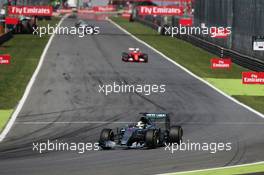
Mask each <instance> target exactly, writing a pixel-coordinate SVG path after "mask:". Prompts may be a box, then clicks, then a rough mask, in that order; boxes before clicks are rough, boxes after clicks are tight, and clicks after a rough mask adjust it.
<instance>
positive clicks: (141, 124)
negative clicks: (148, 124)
mask: <svg viewBox="0 0 264 175" xmlns="http://www.w3.org/2000/svg"><path fill="white" fill-rule="evenodd" d="M137 127H138V128H140V129H143V128H144V123H143V122H142V121H139V122H137Z"/></svg>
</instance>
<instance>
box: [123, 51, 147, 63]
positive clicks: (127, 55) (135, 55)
mask: <svg viewBox="0 0 264 175" xmlns="http://www.w3.org/2000/svg"><path fill="white" fill-rule="evenodd" d="M128 50H129V52H123V53H122V60H123V61H125V62H142V63H147V62H148V55H147V54H145V53H142V52H140V50H139V49H138V48H129V49H128Z"/></svg>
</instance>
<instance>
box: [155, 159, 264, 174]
mask: <svg viewBox="0 0 264 175" xmlns="http://www.w3.org/2000/svg"><path fill="white" fill-rule="evenodd" d="M259 164H264V161H263V162H255V163H249V164H243V165H233V166H226V167H219V168H208V169H202V170H193V171H182V172H176V173H164V174H158V175H178V174H188V173H198V172H203V171H214V170H224V169H231V168H239V167H245V166H250V165H259Z"/></svg>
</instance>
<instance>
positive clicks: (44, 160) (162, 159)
mask: <svg viewBox="0 0 264 175" xmlns="http://www.w3.org/2000/svg"><path fill="white" fill-rule="evenodd" d="M74 23H75V20H74V19H66V20H65V21H64V23H63V24H62V25H63V26H73V25H74ZM90 23H92V24H94V25H95V26H97V25H98V26H100V28H101V34H100V35H93V36H86V37H84V38H79V37H78V36H73V35H56V36H55V38H54V40H53V42H52V44H51V47H50V49H49V51H48V53H47V55H46V58H45V61H44V64H43V66H42V68H41V71H40V72H39V74H38V77H37V79H36V81H35V84H34V86H33V88H32V90H31V93H30V95H29V96H28V98H27V101H26V103H25V104H24V106H23V109H22V111H21V113H20V114H19V116H18V118H17V120H16V123H15V125H14V126H13V128H12V129H11V131H10V132H9V134H8V136H7V138H6V139H5V140H4V141H3V142H2V143H1V144H0V174H1V175H16V174H19V175H36V174H38V175H55V174H64V175H66V174H69V175H83V174H89V175H90V174H107V175H111V174H131V175H132V174H156V173H165V172H174V171H183V170H193V169H201V168H210V167H219V166H227V165H236V164H242V163H251V162H256V161H261V160H263V159H264V149H263V148H264V139H263V136H264V128H263V122H264V119H262V118H261V117H260V116H257V115H256V114H254V113H252V112H250V111H248V110H247V109H245V108H243V107H241V106H240V105H238V104H236V103H234V102H233V101H231V100H229V99H228V98H226V97H224V96H223V95H221V94H219V93H218V92H216V91H215V90H213V89H212V88H210V87H208V86H207V85H205V84H204V83H202V82H200V81H199V80H197V79H195V78H194V77H192V76H190V75H189V74H187V73H186V72H184V71H183V70H181V69H180V68H178V67H176V66H175V65H174V64H172V63H170V62H169V61H167V60H166V59H164V58H162V57H161V56H160V55H158V54H157V53H155V52H153V51H152V50H151V49H149V48H147V47H146V46H144V45H142V44H140V43H139V42H137V41H136V40H134V39H133V38H131V37H130V36H128V35H126V34H125V33H124V32H122V31H121V30H119V29H118V28H117V27H115V26H114V25H113V24H111V23H110V22H108V21H90ZM129 47H139V48H140V49H141V50H142V51H143V52H145V53H148V54H149V63H148V64H133V63H132V64H130V63H124V62H122V61H121V52H122V51H126V50H127V48H129ZM113 82H119V83H120V82H126V83H128V84H157V85H160V84H165V85H166V92H165V93H163V94H152V95H149V96H145V95H142V94H132V93H126V94H109V95H108V96H106V95H104V94H102V93H99V92H98V90H99V87H98V86H99V85H102V84H112V83H113ZM139 112H170V113H172V114H173V115H172V116H173V117H172V120H173V123H175V124H180V125H182V127H183V129H184V141H188V140H189V141H190V142H199V143H203V142H207V143H212V142H224V143H227V142H231V143H232V150H231V151H222V152H217V153H215V154H212V153H209V152H208V151H177V152H175V153H174V154H171V153H170V152H169V151H165V150H164V148H159V149H154V150H153V149H150V150H135V149H130V150H110V151H89V152H88V151H87V152H85V153H84V154H78V153H76V152H67V151H64V152H47V153H42V154H39V153H37V152H33V151H32V143H33V142H38V141H41V140H42V141H46V140H47V139H50V140H60V141H65V142H97V141H98V138H99V134H100V131H101V129H102V128H105V127H110V128H111V127H115V126H122V124H118V122H134V121H135V120H136V116H137V114H138V113H139ZM90 121H100V123H96V122H95V123H94V122H92V123H89V122H90ZM114 122H117V123H114Z"/></svg>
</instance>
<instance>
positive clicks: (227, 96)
mask: <svg viewBox="0 0 264 175" xmlns="http://www.w3.org/2000/svg"><path fill="white" fill-rule="evenodd" d="M108 21H109V22H111V23H112V24H114V25H115V26H116V27H117V28H119V29H120V30H122V31H123V32H125V33H126V34H128V35H130V36H131V37H132V38H134V39H135V40H136V41H138V42H140V43H141V44H144V45H145V46H147V47H148V48H150V49H152V50H153V51H155V52H156V53H158V54H159V55H161V56H162V57H163V58H165V59H166V60H168V61H170V62H171V63H173V64H174V65H176V66H177V67H179V68H181V69H182V70H184V71H185V72H187V73H188V74H190V75H191V76H193V77H194V78H196V79H198V80H200V81H201V82H203V83H204V84H206V85H208V86H209V87H211V88H213V89H214V90H216V91H217V92H218V93H220V94H222V95H223V96H225V97H226V98H228V99H230V100H231V101H233V102H235V103H237V104H238V105H240V106H243V107H244V108H246V109H247V110H249V111H251V112H253V113H255V114H256V115H258V116H260V117H261V118H264V114H262V113H260V112H258V111H256V110H255V109H253V108H251V107H249V106H247V105H245V104H243V103H241V102H239V101H238V100H236V99H235V98H233V97H231V96H229V95H227V94H226V93H225V92H223V91H221V90H220V89H218V88H216V87H215V86H213V85H212V84H210V83H209V82H207V81H206V80H204V79H202V78H201V77H199V76H197V75H195V74H194V73H192V72H191V71H189V70H188V69H186V68H185V67H183V66H182V65H180V64H178V63H177V62H175V61H174V60H173V59H171V58H169V57H167V56H166V55H164V54H163V53H161V52H160V51H158V50H157V49H155V48H154V47H152V46H150V45H149V44H147V43H146V42H144V41H142V40H140V39H139V38H137V37H136V36H134V35H133V34H131V33H130V32H128V31H126V30H125V29H124V28H122V27H121V26H119V25H118V24H116V23H115V22H114V21H112V20H111V19H108ZM261 163H264V162H256V163H250V164H244V165H235V166H226V167H218V168H211V169H204V170H194V171H184V172H179V173H180V174H185V173H191V172H201V171H205V170H218V169H227V168H233V167H241V166H247V165H255V164H261ZM169 174H175V173H167V175H169Z"/></svg>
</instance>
